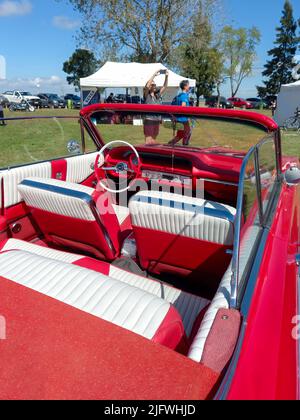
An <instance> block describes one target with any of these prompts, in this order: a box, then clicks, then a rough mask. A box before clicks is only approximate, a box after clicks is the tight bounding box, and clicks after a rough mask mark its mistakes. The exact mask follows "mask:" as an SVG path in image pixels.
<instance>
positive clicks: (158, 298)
mask: <svg viewBox="0 0 300 420" xmlns="http://www.w3.org/2000/svg"><path fill="white" fill-rule="evenodd" d="M16 261H18V264H16ZM76 266H79V267H76ZM80 267H85V268H83V269H81V268H80ZM87 269H88V270H87ZM35 270H37V275H36V273H35ZM77 270H79V271H77ZM91 270H92V271H91ZM231 270H232V268H231V265H230V267H229V268H228V270H227V272H226V274H225V275H224V278H223V280H222V282H221V284H220V286H219V289H218V292H217V294H216V295H215V297H214V299H213V301H212V302H211V303H210V302H209V301H207V300H205V299H203V298H200V297H197V296H194V295H191V294H189V293H185V292H182V291H180V290H178V289H176V288H174V287H171V286H169V285H166V284H164V283H160V282H158V281H155V280H152V279H148V278H145V277H142V276H139V275H135V274H132V273H130V272H128V271H126V270H123V269H120V268H117V267H115V266H113V265H111V264H108V263H104V262H101V261H97V260H94V259H92V258H88V257H82V256H80V255H75V254H70V253H67V252H62V251H57V250H53V249H50V248H47V247H45V246H40V245H36V244H32V243H27V242H24V241H20V240H15V239H9V240H8V241H6V242H5V243H2V245H1V246H0V276H2V277H4V278H7V279H9V280H12V281H15V282H16V283H20V284H23V285H24V286H26V287H29V288H31V289H34V290H36V291H39V292H40V293H44V294H46V295H48V296H51V297H54V298H56V299H58V300H61V301H63V302H65V303H67V304H69V305H72V306H75V307H76V308H78V309H81V310H83V311H86V312H89V313H92V314H94V315H96V316H98V317H100V318H103V319H106V320H108V321H110V322H112V323H115V324H117V325H119V326H121V327H123V328H127V329H129V330H131V331H133V332H135V333H137V334H140V335H142V336H144V337H146V338H148V339H152V340H154V341H156V342H159V343H160V344H163V345H166V346H167V347H169V348H172V349H175V348H176V347H177V349H180V350H182V349H183V347H185V346H183V347H182V340H184V339H185V338H184V337H185V334H184V330H185V333H186V335H187V337H188V342H187V345H188V346H189V347H190V348H189V352H188V356H189V358H191V359H192V360H194V361H195V362H198V363H199V362H204V361H205V362H206V360H207V357H205V349H206V343H207V342H208V340H209V338H210V335H211V334H212V331H213V328H214V323H215V322H216V320H217V315H218V313H219V310H222V309H223V310H227V309H228V308H229V300H230V281H231ZM93 271H94V273H93ZM95 272H97V273H95ZM45 273H47V274H45ZM99 273H100V274H99ZM58 286H59V287H58ZM65 286H66V288H65ZM107 288H109V290H108V294H107ZM110 290H111V292H110ZM89 291H91V293H92V294H93V296H94V297H93V299H94V300H93V301H92V302H89V301H88V299H87V298H88V294H89ZM119 292H121V294H120V296H119V298H117V299H116V297H117V296H116V295H117V294H118V293H119ZM130 293H132V295H131V297H130ZM106 298H107V299H106ZM140 299H142V300H141V302H140ZM108 300H109V305H107V307H106V308H104V307H103V306H102V305H101V302H102V304H103V302H104V301H105V304H106V302H107V301H108ZM112 302H114V303H113V304H112ZM116 303H117V306H116ZM100 305H101V306H100ZM136 305H138V306H137V307H136ZM140 305H142V306H140ZM152 305H153V306H152ZM166 305H167V306H166ZM111 306H112V308H113V310H114V311H116V312H115V314H112V312H110V311H109V308H110V307H111ZM121 308H122V309H121ZM206 309H207V310H206ZM123 310H125V312H123ZM139 310H140V312H136V311H139ZM204 310H206V312H205V314H204ZM119 313H120V314H121V315H122V316H121V317H120V316H119ZM178 313H179V315H180V316H179V315H178ZM137 314H139V315H140V316H141V318H140V320H139V322H138V323H137V324H136V325H135V326H133V323H132V322H131V321H132V317H133V316H134V315H137ZM203 315H204V318H203V320H202V317H203ZM226 315H227V316H228V315H231V314H230V313H226ZM150 318H151V319H153V322H152V321H151V322H150V324H149V319H150ZM147 320H148V321H147ZM146 324H147V325H146ZM182 324H183V325H182ZM174 337H175V338H174ZM233 341H234V340H233ZM219 346H220V353H222V351H221V347H226V346H224V345H223V344H222V343H219ZM231 350H232V349H231Z"/></svg>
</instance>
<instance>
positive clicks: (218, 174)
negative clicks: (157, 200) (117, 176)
mask: <svg viewBox="0 0 300 420" xmlns="http://www.w3.org/2000/svg"><path fill="white" fill-rule="evenodd" d="M136 149H137V151H138V153H139V155H140V161H141V176H142V178H143V179H144V180H145V181H146V182H155V183H159V184H171V185H174V186H182V187H185V188H189V189H192V190H193V192H196V190H197V188H199V184H198V181H201V180H203V181H204V188H205V192H206V193H207V196H208V198H210V199H213V200H216V201H220V202H223V203H229V204H236V199H237V191H238V182H239V174H240V169H241V165H242V161H243V156H242V155H241V153H240V152H236V153H235V152H230V151H228V149H226V150H224V152H223V153H222V150H220V149H209V150H208V149H205V150H201V149H192V150H189V149H188V148H176V149H174V148H173V149H172V148H170V147H166V146H160V145H158V146H138V147H136ZM130 159H131V160H132V162H133V163H134V164H138V162H137V158H136V157H135V155H134V154H133V152H132V150H130V149H129V148H128V147H117V148H113V149H111V150H110V151H109V153H108V155H107V157H106V161H107V164H108V165H112V166H113V165H115V164H116V163H118V162H129V160H130ZM111 176H112V177H113V176H114V175H113V174H111Z"/></svg>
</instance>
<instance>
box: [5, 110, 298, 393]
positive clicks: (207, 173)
mask: <svg viewBox="0 0 300 420" xmlns="http://www.w3.org/2000/svg"><path fill="white" fill-rule="evenodd" d="M102 113H106V114H108V115H111V114H117V115H118V116H119V115H121V116H123V115H127V114H129V115H131V114H137V115H138V114H143V113H145V114H147V113H148V114H149V113H157V114H161V115H164V114H166V115H174V114H175V115H176V114H178V115H180V117H181V118H182V116H188V117H191V118H192V117H195V118H196V117H199V118H201V117H205V118H212V119H215V120H216V121H220V120H224V121H230V120H231V121H233V122H239V123H243V122H244V123H247V124H253V125H255V126H260V127H261V128H264V130H265V131H266V132H267V135H268V138H267V141H270V144H271V145H272V147H271V148H270V150H271V151H272V153H274V154H275V155H274V159H275V160H276V165H277V171H278V174H277V178H276V186H275V187H274V189H273V190H272V193H271V194H270V195H268V197H266V195H267V194H265V195H264V193H263V192H262V191H259V189H255V191H256V194H257V196H258V197H259V202H258V203H257V202H255V205H254V206H252V209H250V214H251V211H253V212H256V213H259V214H260V216H263V217H262V219H261V220H260V226H259V228H260V230H259V232H260V234H259V235H260V236H259V237H258V238H259V240H257V241H255V243H253V244H252V245H251V244H249V245H248V248H251V258H249V261H248V264H247V268H246V277H245V279H244V281H245V283H244V287H243V292H242V293H241V294H240V295H238V294H236V293H234V289H235V286H236V284H235V277H234V276H235V275H236V276H238V275H239V270H237V271H236V272H235V274H233V276H232V296H231V301H232V309H233V310H234V311H235V313H237V312H238V313H239V316H240V317H241V325H240V329H239V333H238V337H237V341H236V343H235V346H234V348H233V349H232V354H231V357H230V361H229V364H228V366H226V367H223V369H222V372H221V373H220V372H219V373H218V372H216V371H214V370H213V369H211V368H209V367H208V366H207V365H205V364H204V363H195V362H194V361H193V360H190V359H189V358H187V357H185V356H184V355H182V354H179V353H177V352H175V351H171V350H170V349H168V348H166V347H163V346H160V345H159V344H156V343H153V342H151V341H148V340H146V339H145V338H143V337H140V336H138V335H135V334H132V333H131V332H130V331H126V330H124V329H122V328H119V327H117V326H115V325H113V324H110V323H109V322H106V321H103V320H99V319H98V318H96V317H94V316H91V315H89V314H86V313H83V312H81V311H78V310H77V309H74V308H72V307H71V306H66V305H64V304H63V303H60V302H57V301H56V300H55V299H49V298H48V297H46V296H44V295H39V294H37V293H36V292H34V291H33V290H31V289H27V288H23V287H22V286H17V287H16V286H15V285H14V284H13V283H12V282H10V281H9V279H8V278H7V277H5V276H2V277H1V276H0V291H1V296H2V299H1V302H0V314H1V315H3V316H5V317H6V318H7V319H9V320H12V322H11V323H10V324H9V325H10V330H9V334H10V335H9V339H8V340H6V341H1V340H0V350H1V359H0V367H1V373H0V398H1V399H6V398H8V399H114V400H117V399H124V400H125V399H131V400H142V399H149V400H151V399H152V400H155V399H160V400H164V399H165V400H199V399H229V400H230V399H232V400H233V399H234V400H238V399H243V400H244V399H258V400H260V399H270V400H273V399H288V400H294V399H298V398H299V385H300V383H299V373H298V372H299V349H300V347H299V339H298V340H297V337H295V329H296V331H299V323H300V321H299V319H297V318H296V316H297V314H299V313H300V312H299V311H300V306H299V304H300V289H299V282H300V278H299V264H300V256H299V250H300V186H299V183H295V184H292V183H288V182H287V181H286V180H285V178H284V173H282V168H283V160H282V150H281V139H280V131H279V128H278V126H277V125H276V123H275V122H274V121H273V120H272V119H270V118H268V117H266V116H264V115H261V114H256V113H252V112H251V113H249V112H245V111H234V110H219V109H201V108H200V109H199V108H189V109H188V108H184V109H183V108H180V107H173V106H147V105H146V106H143V105H117V104H106V105H94V106H91V107H88V108H85V109H83V110H82V111H81V114H80V120H81V124H82V128H83V129H87V130H88V133H89V135H90V136H91V137H92V138H93V140H94V142H95V144H96V145H97V148H98V150H100V149H101V147H102V146H103V145H104V138H103V137H102V135H101V134H100V133H101V127H100V129H99V127H98V125H99V124H98V125H96V124H95V121H94V118H95V115H98V114H99V115H102ZM200 121H201V120H200ZM265 140H266V139H265ZM264 144H266V143H264V142H262V143H261V145H260V146H254V147H253V148H252V149H251V150H250V151H249V152H248V153H243V152H240V151H230V150H228V149H227V148H225V147H210V148H202V149H198V148H193V147H192V146H190V147H180V148H178V150H177V149H175V150H174V149H170V147H168V146H166V145H165V146H160V147H159V146H157V147H156V146H154V147H153V146H145V145H141V146H137V150H138V151H139V153H140V154H141V156H148V154H154V155H155V154H156V155H157V156H158V157H159V159H161V158H162V157H164V156H166V157H168V156H170V151H171V152H172V153H171V155H172V161H170V163H165V164H164V166H163V167H161V168H159V170H163V171H166V172H168V173H174V156H176V157H177V158H179V159H188V160H189V161H190V163H191V168H192V169H191V171H190V176H191V179H192V185H195V181H196V180H197V179H199V178H203V179H206V182H207V186H206V188H207V189H208V191H209V194H210V196H212V197H214V199H215V201H219V202H222V201H226V200H227V201H228V199H229V201H230V200H232V197H234V199H236V198H237V211H238V214H239V217H238V218H237V220H236V224H235V231H236V232H239V233H238V234H236V236H235V243H234V246H233V249H232V250H231V251H230V252H228V255H233V259H236V258H237V259H239V258H240V244H241V242H242V241H243V239H244V238H243V235H242V232H243V229H245V227H247V224H249V225H250V224H255V223H256V222H254V219H251V217H249V219H248V220H247V221H246V222H245V221H244V220H243V214H242V209H241V206H242V205H243V201H244V194H245V186H244V184H245V182H246V181H247V182H248V181H249V185H250V186H253V182H252V181H251V180H252V178H251V177H252V175H249V174H251V173H253V171H254V170H258V167H257V166H255V168H254V167H252V166H251V159H252V157H254V162H255V165H257V162H258V161H259V159H260V156H261V155H260V153H261V150H262V149H261V147H263V145H264ZM123 152H124V151H123V150H122V149H115V150H113V149H112V150H111V151H110V152H109V153H108V155H107V163H108V164H109V166H111V165H112V166H113V165H114V164H115V163H116V162H118V161H120V160H122V159H124V157H123V156H124V154H123ZM247 159H248V160H247ZM166 162H168V161H167V160H166ZM284 162H285V166H286V167H288V162H289V159H285V161H284ZM51 165H52V176H53V177H55V174H56V175H57V174H59V175H61V178H60V179H61V180H62V181H64V180H66V178H67V172H66V171H67V169H66V168H67V165H66V162H65V159H61V160H56V161H53V162H51ZM145 165H146V164H145ZM265 165H266V162H265V161H264V164H263V165H262V167H260V168H261V169H262V170H263V171H261V172H263V173H265V171H266V166H265ZM146 166H147V170H148V171H151V170H156V171H157V170H158V164H157V163H156V162H155V159H154V161H153V162H151V161H149V163H148V164H147V165H146ZM247 168H248V175H249V176H248V177H246V178H245V179H246V181H245V179H244V177H242V174H244V173H246V169H247ZM175 169H176V168H175ZM12 170H14V169H12ZM112 172H113V171H112ZM177 174H178V175H181V176H186V175H187V172H186V170H185V169H184V168H180V166H179V167H178V168H177ZM1 176H2V174H1V173H0V180H1ZM94 182H95V177H94V175H90V177H89V178H87V179H86V180H84V181H83V182H82V185H88V186H92V185H93V183H94ZM4 183H5V179H4V178H3V179H2V184H1V185H2V193H3V189H4ZM260 187H262V185H260ZM264 200H267V202H268V203H267V204H268V211H267V212H266V213H263V211H264V209H263V208H261V206H260V204H264V203H265V201H264ZM239 212H240V213H239ZM28 214H29V213H28V209H27V208H26V205H25V204H24V203H18V204H17V205H13V206H9V207H7V208H6V207H5V205H3V203H2V206H1V213H0V244H1V241H3V242H5V241H7V239H8V232H9V231H8V229H7V226H9V227H12V226H14V225H15V223H16V221H18V220H23V218H26V217H27V216H28ZM27 222H28V220H27ZM244 222H245V223H244ZM27 228H28V226H27ZM28 229H29V231H30V232H31V231H32V228H28ZM66 229H67V228H66ZM10 232H11V231H10ZM17 235H20V234H19V233H18V234H17ZM24 235H25V236H24V237H22V238H21V239H23V240H29V239H28V238H30V234H28V233H27V236H26V231H25V233H24ZM18 237H20V236H18ZM157 238H158V236H157V237H156V238H155V239H154V240H155V241H157V246H159V245H160V244H159V242H160V240H158V239H157ZM147 241H148V239H147ZM150 241H151V238H150V239H149V241H148V243H147V244H146V245H145V246H148V245H150ZM149 252H150V251H149ZM182 252H183V255H185V256H186V258H188V257H190V255H191V254H192V251H191V249H190V248H188V247H187V248H186V249H184V250H183V251H182ZM0 255H1V251H0ZM195 257H196V256H195ZM88 263H89V267H90V268H91V269H95V270H96V267H97V262H95V261H94V262H93V261H89V262H88ZM238 268H239V266H238ZM204 315H205V311H204V313H203V314H202V315H201V316H200V317H199V320H198V321H199V322H201V319H203V316H204ZM224 316H226V315H224Z"/></svg>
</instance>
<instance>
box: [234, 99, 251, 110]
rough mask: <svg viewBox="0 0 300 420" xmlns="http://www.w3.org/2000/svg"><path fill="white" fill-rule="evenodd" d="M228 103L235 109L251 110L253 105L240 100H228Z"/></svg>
mask: <svg viewBox="0 0 300 420" xmlns="http://www.w3.org/2000/svg"><path fill="white" fill-rule="evenodd" d="M228 101H230V102H232V103H233V106H234V107H235V108H242V109H253V105H252V104H251V103H250V102H248V101H246V100H245V99H242V98H228Z"/></svg>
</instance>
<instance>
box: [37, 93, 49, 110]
mask: <svg viewBox="0 0 300 420" xmlns="http://www.w3.org/2000/svg"><path fill="white" fill-rule="evenodd" d="M37 96H38V97H39V98H40V101H41V103H40V107H41V108H51V106H50V101H49V98H48V97H47V96H46V95H43V94H40V93H39V94H38V95H37Z"/></svg>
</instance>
